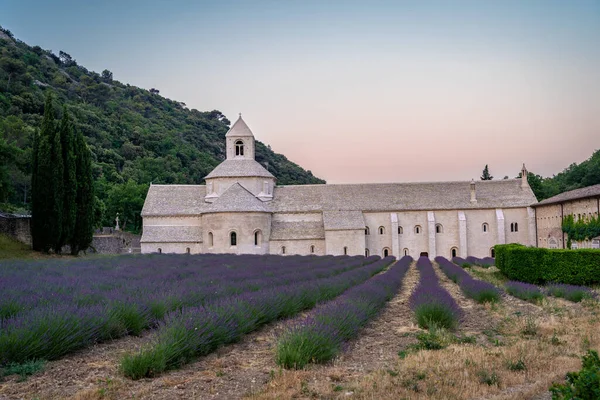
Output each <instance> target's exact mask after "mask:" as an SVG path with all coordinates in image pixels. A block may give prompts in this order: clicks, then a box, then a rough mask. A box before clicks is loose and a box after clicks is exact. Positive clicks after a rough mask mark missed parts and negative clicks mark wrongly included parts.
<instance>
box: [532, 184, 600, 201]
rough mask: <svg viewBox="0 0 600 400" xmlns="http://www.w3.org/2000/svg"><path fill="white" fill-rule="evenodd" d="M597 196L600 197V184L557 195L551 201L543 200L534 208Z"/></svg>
mask: <svg viewBox="0 0 600 400" xmlns="http://www.w3.org/2000/svg"><path fill="white" fill-rule="evenodd" d="M595 196H600V184H598V185H593V186H588V187H584V188H581V189H575V190H569V191H568V192H564V193H561V194H557V195H556V196H554V197H550V198H549V199H546V200H542V201H540V202H539V203H537V204H534V207H537V206H543V205H546V204H554V203H562V202H565V201H569V200H576V199H583V198H586V197H595Z"/></svg>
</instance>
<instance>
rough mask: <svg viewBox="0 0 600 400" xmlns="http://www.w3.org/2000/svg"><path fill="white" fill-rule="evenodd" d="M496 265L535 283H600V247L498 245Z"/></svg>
mask: <svg viewBox="0 0 600 400" xmlns="http://www.w3.org/2000/svg"><path fill="white" fill-rule="evenodd" d="M495 252H496V266H497V267H498V269H500V271H502V273H503V274H504V275H506V276H507V277H508V278H509V279H513V280H516V281H521V282H528V283H534V284H543V283H546V282H554V283H568V284H571V285H586V286H588V285H592V284H597V283H600V250H595V249H581V250H562V249H542V248H535V247H525V246H522V245H518V244H507V245H496V246H495Z"/></svg>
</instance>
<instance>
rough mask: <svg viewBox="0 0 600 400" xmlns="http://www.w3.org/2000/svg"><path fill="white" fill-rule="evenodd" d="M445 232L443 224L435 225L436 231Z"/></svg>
mask: <svg viewBox="0 0 600 400" xmlns="http://www.w3.org/2000/svg"><path fill="white" fill-rule="evenodd" d="M443 232H444V227H443V226H442V224H437V225H436V226H435V233H443Z"/></svg>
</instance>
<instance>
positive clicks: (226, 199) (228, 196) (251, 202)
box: [204, 182, 269, 213]
mask: <svg viewBox="0 0 600 400" xmlns="http://www.w3.org/2000/svg"><path fill="white" fill-rule="evenodd" d="M204 212H205V213H217V212H269V210H267V207H266V206H265V204H264V203H263V202H262V201H260V200H259V199H257V198H256V196H254V195H253V194H252V193H250V192H249V191H248V190H247V189H246V188H244V187H243V186H242V185H240V184H239V183H237V182H236V183H234V184H233V185H231V186H230V187H229V188H228V189H227V190H226V191H225V192H224V193H223V194H222V195H221V196H219V198H218V199H216V200H215V201H214V203H212V204H211V205H210V208H209V209H208V210H206V211H204Z"/></svg>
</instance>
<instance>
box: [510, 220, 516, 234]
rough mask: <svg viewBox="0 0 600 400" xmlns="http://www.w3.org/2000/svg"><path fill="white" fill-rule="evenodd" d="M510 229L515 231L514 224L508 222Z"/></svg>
mask: <svg viewBox="0 0 600 400" xmlns="http://www.w3.org/2000/svg"><path fill="white" fill-rule="evenodd" d="M510 231H511V232H514V231H515V224H514V223H512V222H511V223H510Z"/></svg>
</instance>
